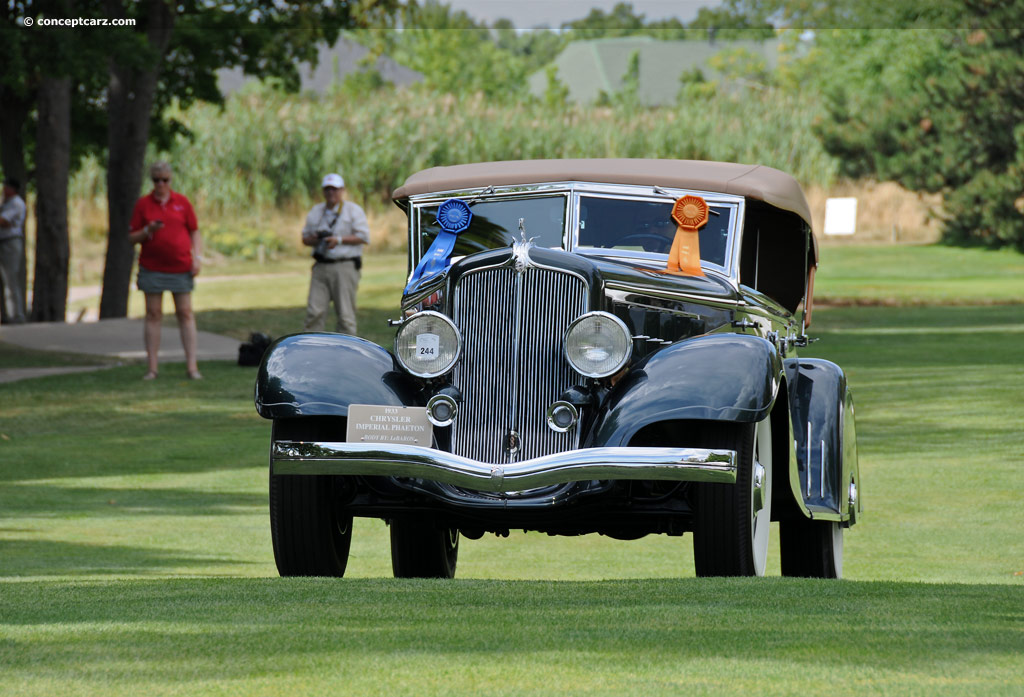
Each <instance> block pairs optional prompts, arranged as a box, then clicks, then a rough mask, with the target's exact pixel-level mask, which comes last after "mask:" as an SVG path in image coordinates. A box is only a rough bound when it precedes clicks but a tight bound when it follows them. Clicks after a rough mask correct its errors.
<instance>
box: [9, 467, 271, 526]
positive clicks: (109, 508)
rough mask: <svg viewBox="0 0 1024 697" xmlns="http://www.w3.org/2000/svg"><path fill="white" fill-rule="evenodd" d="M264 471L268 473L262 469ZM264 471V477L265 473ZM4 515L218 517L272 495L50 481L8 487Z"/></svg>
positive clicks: (247, 509)
mask: <svg viewBox="0 0 1024 697" xmlns="http://www.w3.org/2000/svg"><path fill="white" fill-rule="evenodd" d="M261 475H262V473H261ZM261 475H256V476H260V479H261V481H263V480H264V479H265V475H262V476H261ZM0 491H2V492H3V494H4V496H3V499H4V506H3V510H4V515H5V516H7V517H13V518H14V519H17V518H18V517H19V516H31V517H33V518H63V517H65V516H68V515H76V516H77V515H80V514H83V513H84V514H90V515H100V516H104V515H117V516H166V515H175V516H213V515H237V514H239V513H242V514H249V513H252V512H253V510H256V511H259V512H262V511H263V510H265V509H266V507H267V494H265V493H262V494H247V493H242V492H210V491H200V490H198V489H184V488H180V489H162V488H161V489H150V488H146V489H125V488H104V487H73V488H68V487H60V486H54V485H50V484H18V485H15V486H6V487H4V488H3V489H2V490H0Z"/></svg>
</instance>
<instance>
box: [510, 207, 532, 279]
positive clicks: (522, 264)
mask: <svg viewBox="0 0 1024 697" xmlns="http://www.w3.org/2000/svg"><path fill="white" fill-rule="evenodd" d="M524 220H525V218H520V219H519V239H518V240H513V241H512V259H513V262H512V265H513V268H515V270H516V273H524V272H525V271H526V269H528V268H530V267H531V266H533V262H532V261H530V248H531V247H533V241H534V240H535V239H537V238H536V237H531V238H529V239H527V238H526V226H525V225H524V224H523V221H524Z"/></svg>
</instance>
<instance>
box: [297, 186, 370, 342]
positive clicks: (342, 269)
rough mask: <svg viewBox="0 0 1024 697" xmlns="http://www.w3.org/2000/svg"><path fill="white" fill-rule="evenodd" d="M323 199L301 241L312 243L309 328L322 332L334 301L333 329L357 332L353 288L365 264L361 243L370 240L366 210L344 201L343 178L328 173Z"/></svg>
mask: <svg viewBox="0 0 1024 697" xmlns="http://www.w3.org/2000/svg"><path fill="white" fill-rule="evenodd" d="M322 186H323V192H324V202H323V203H318V204H316V205H315V206H313V210H311V211H310V212H309V215H307V216H306V225H305V227H303V228H302V244H304V245H306V246H308V247H313V258H314V259H315V260H316V262H315V263H314V264H313V277H312V279H311V281H310V283H309V300H308V301H307V302H306V322H305V330H306V331H307V332H319V331H323V329H324V325H325V324H326V321H327V307H328V305H329V304H330V303H331V302H333V303H334V312H335V313H336V314H337V317H338V322H337V326H336V328H335V331H339V332H344V333H345V334H355V333H356V290H357V289H358V287H359V271H360V269H362V266H363V245H364V244H369V242H370V227H369V225H368V224H367V222H366V213H364V212H363V209H362V208H360V207H359V206H357V205H356V204H355V203H352V202H351V201H345V200H344V198H345V180H344V179H342V178H341V175H340V174H334V173H331V174H328V175H327V176H325V177H324V180H323V183H322Z"/></svg>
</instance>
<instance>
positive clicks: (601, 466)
mask: <svg viewBox="0 0 1024 697" xmlns="http://www.w3.org/2000/svg"><path fill="white" fill-rule="evenodd" d="M270 461H271V468H272V471H273V473H274V474H344V475H376V476H385V477H412V478H417V479H427V480H431V481H437V482H444V483H446V484H452V485H454V486H461V487H466V488H469V489H476V490H478V491H492V492H502V491H522V490H524V489H533V488H538V487H543V486H548V485H551V484H565V483H567V482H579V481H590V480H595V479H647V480H667V481H684V482H715V483H720V484H735V483H736V452H735V451H733V450H711V449H706V448H583V449H580V450H569V451H566V452H562V453H556V454H553V455H544V456H542V457H535V458H533V459H530V460H524V461H522V462H517V463H514V464H506V465H492V464H488V463H485V462H479V461H477V460H471V459H469V458H465V457H459V456H458V455H453V454H452V453H448V452H444V451H441V450H434V449H432V448H423V447H419V446H415V445H395V444H384V443H344V442H340V443H332V442H303V441H275V442H274V444H273V446H272V447H271V451H270Z"/></svg>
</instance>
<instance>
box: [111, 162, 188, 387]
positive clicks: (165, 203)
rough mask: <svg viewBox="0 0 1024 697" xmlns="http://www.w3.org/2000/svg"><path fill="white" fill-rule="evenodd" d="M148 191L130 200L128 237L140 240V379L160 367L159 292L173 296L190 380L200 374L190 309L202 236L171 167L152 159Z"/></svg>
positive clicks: (161, 303)
mask: <svg viewBox="0 0 1024 697" xmlns="http://www.w3.org/2000/svg"><path fill="white" fill-rule="evenodd" d="M149 173H150V176H151V177H152V179H153V191H152V192H151V193H149V194H147V195H145V196H143V197H142V198H140V199H139V200H138V201H136V202H135V210H134V211H133V212H132V221H131V224H130V225H129V229H130V232H129V233H128V237H129V239H131V241H132V242H133V243H135V244H139V243H141V244H142V251H141V252H140V254H139V278H138V284H139V290H141V291H142V292H143V293H145V294H146V322H145V329H144V331H143V338H144V340H145V342H146V362H147V367H148V370H147V371H146V374H145V375H144V376H143V378H142V379H143V380H152V379H154V378H155V377H156V376H157V372H158V370H159V366H158V361H157V358H158V356H159V353H160V322H161V320H162V319H163V298H164V291H170V293H171V295H172V296H173V297H174V314H175V315H176V316H177V318H178V330H179V332H180V333H181V345H182V346H183V347H184V349H185V372H186V374H187V375H188V377H190V378H192V379H193V380H199V379H201V378H202V377H203V376H202V374H201V373H200V372H199V366H198V365H197V363H196V318H195V315H194V314H193V313H192V289H193V287H194V286H195V277H196V276H197V275H198V274H199V267H200V261H199V255H200V253H201V251H202V238H201V237H200V235H199V225H198V224H197V223H196V214H195V211H194V210H192V204H191V203H189V200H188V199H187V198H185V197H184V196H183V195H181V194H179V193H178V192H176V191H172V190H171V166H170V165H169V164H167V163H166V162H156V163H154V164H153V165H152V167H150V169H149Z"/></svg>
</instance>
